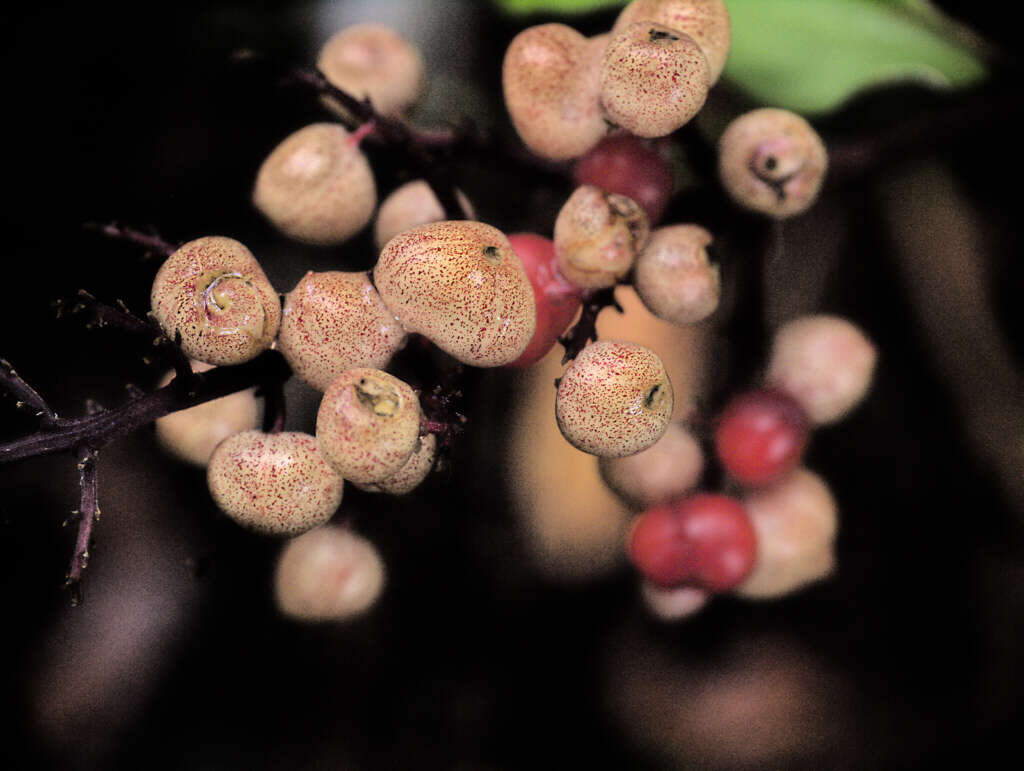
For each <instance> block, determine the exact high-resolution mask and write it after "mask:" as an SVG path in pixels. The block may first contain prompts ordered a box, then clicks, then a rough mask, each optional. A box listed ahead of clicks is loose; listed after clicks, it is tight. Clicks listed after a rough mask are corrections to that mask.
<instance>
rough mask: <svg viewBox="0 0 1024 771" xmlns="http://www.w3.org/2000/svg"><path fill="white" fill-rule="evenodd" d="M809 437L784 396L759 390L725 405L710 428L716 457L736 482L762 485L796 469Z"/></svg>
mask: <svg viewBox="0 0 1024 771" xmlns="http://www.w3.org/2000/svg"><path fill="white" fill-rule="evenodd" d="M809 436H810V424H809V421H808V419H807V414H806V413H805V412H804V411H803V408H802V407H801V406H800V404H799V403H798V402H797V401H796V400H795V399H793V397H791V396H789V395H788V394H786V393H785V392H783V391H778V390H775V389H770V388H763V389H759V390H756V391H748V392H746V393H743V394H740V395H738V396H736V397H735V398H733V400H732V401H730V402H729V404H728V405H726V407H725V409H724V410H723V411H722V414H721V415H720V416H719V417H718V421H717V426H716V428H715V452H716V453H717V455H718V458H719V460H721V462H722V465H723V466H724V467H725V469H726V471H728V472H729V474H730V475H731V476H732V477H733V478H734V479H736V480H737V481H739V482H742V483H744V484H748V485H765V484H769V483H771V482H774V481H775V480H777V479H780V478H782V477H783V476H784V475H785V474H787V473H788V472H790V471H791V470H792V469H793V468H795V467H796V465H797V464H798V463H799V462H800V459H801V458H802V457H803V453H804V449H805V448H806V447H807V441H808V438H809Z"/></svg>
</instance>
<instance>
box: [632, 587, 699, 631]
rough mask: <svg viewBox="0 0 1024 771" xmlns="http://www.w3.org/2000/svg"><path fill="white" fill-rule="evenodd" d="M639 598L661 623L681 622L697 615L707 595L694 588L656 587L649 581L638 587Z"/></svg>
mask: <svg viewBox="0 0 1024 771" xmlns="http://www.w3.org/2000/svg"><path fill="white" fill-rule="evenodd" d="M640 596H641V597H643V601H644V605H646V606H647V609H648V610H649V611H650V612H651V614H652V615H653V616H654V617H655V618H658V619H660V620H662V621H681V620H682V619H684V618H688V617H689V616H693V615H695V614H697V613H699V612H700V611H701V610H702V609H703V608H704V606H705V605H706V604H707V602H708V593H707V592H706V591H704V590H703V589H698V588H697V587H695V586H669V587H666V586H658V585H657V584H652V583H651V582H650V581H644V582H642V583H641V585H640Z"/></svg>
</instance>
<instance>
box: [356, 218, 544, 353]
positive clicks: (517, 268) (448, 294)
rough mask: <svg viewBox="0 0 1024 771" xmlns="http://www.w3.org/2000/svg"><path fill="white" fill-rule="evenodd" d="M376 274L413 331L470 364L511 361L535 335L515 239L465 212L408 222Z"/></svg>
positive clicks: (530, 298)
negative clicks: (459, 217)
mask: <svg viewBox="0 0 1024 771" xmlns="http://www.w3.org/2000/svg"><path fill="white" fill-rule="evenodd" d="M373 278H374V283H375V284H376V286H377V291H378V292H380V296H381V297H382V298H383V299H384V302H385V303H386V304H387V306H388V307H389V308H391V310H393V311H394V312H395V315H396V316H398V318H399V319H401V321H402V324H403V325H404V326H405V328H406V329H407V330H408V331H410V332H418V333H420V334H422V335H424V336H426V337H428V338H429V339H430V340H431V341H432V342H433V343H434V344H435V345H437V346H438V347H439V348H441V349H443V350H444V351H446V352H448V353H449V354H451V355H452V356H454V357H455V358H456V359H458V360H459V361H461V362H462V363H464V364H469V365H471V366H474V367H500V366H502V365H504V364H508V363H509V362H512V361H514V360H515V359H516V358H517V357H518V356H519V355H520V354H521V353H522V352H523V351H524V350H525V349H526V346H527V345H528V344H529V342H530V340H531V339H532V338H533V332H534V329H535V327H536V321H537V309H536V306H535V304H534V297H533V289H532V288H531V286H530V279H529V278H528V277H527V275H526V271H525V270H524V268H523V264H522V262H521V261H520V260H519V257H518V256H516V253H515V251H514V250H513V249H512V246H511V245H510V244H509V242H508V239H507V238H506V237H505V235H504V234H503V233H502V232H501V231H500V230H498V229H497V228H493V227H491V226H490V225H485V224H483V223H482V222H472V221H468V220H465V221H455V222H434V223H431V224H428V225H420V226H419V227H415V228H412V229H411V230H407V231H405V232H404V233H401V234H399V235H397V236H395V237H394V238H392V239H391V240H390V241H389V242H388V243H387V245H386V246H385V247H384V249H383V250H382V251H381V254H380V259H379V260H378V261H377V266H376V267H375V268H374V269H373Z"/></svg>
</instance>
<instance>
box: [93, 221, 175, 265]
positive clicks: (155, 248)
mask: <svg viewBox="0 0 1024 771" xmlns="http://www.w3.org/2000/svg"><path fill="white" fill-rule="evenodd" d="M82 227H83V228H84V229H85V230H88V231H90V232H93V233H99V234H100V235H101V236H105V237H106V238H109V239H111V240H114V241H125V242H126V243H130V244H136V245H138V246H142V247H144V248H145V249H146V251H147V252H148V253H150V254H156V255H159V256H161V257H170V256H171V254H173V253H174V252H175V251H176V250H177V248H178V247H177V246H175V245H174V244H172V243H170V242H168V241H165V240H164V239H163V238H161V237H160V236H159V235H157V234H156V233H144V232H143V231H141V230H138V229H136V228H132V227H127V226H122V225H118V224H117V223H115V222H109V223H102V224H101V223H99V222H86V223H85V224H84V225H83V226H82Z"/></svg>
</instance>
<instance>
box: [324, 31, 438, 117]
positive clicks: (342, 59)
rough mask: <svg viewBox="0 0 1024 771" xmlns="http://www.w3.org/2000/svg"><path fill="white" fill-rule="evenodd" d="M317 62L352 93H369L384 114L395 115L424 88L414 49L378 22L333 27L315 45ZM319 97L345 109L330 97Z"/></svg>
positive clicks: (362, 95)
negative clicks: (320, 43)
mask: <svg viewBox="0 0 1024 771" xmlns="http://www.w3.org/2000/svg"><path fill="white" fill-rule="evenodd" d="M317 67H318V68H319V69H320V71H321V72H323V74H324V75H325V76H326V77H327V79H328V80H329V81H330V82H331V83H332V84H334V85H335V86H337V87H338V88H340V89H342V90H343V91H347V92H348V93H350V94H351V95H352V96H354V97H356V98H357V99H365V98H369V100H370V102H371V103H372V104H373V107H374V109H376V110H377V112H379V113H382V114H384V115H392V116H397V115H400V114H401V113H402V112H404V111H405V110H406V109H407V108H408V107H409V106H410V105H411V104H412V103H413V102H415V101H416V100H417V99H418V98H419V95H420V93H421V92H422V90H423V57H422V56H420V52H419V49H417V48H416V46H414V45H413V44H412V43H410V42H409V41H408V40H406V39H405V38H403V37H402V36H401V35H399V34H398V33H397V32H395V31H394V30H393V29H391V28H390V27H387V26H384V25H382V24H355V25H353V26H351V27H346V28H345V29H343V30H341V31H340V32H337V33H336V34H335V35H334V36H333V37H331V38H330V40H328V41H327V42H326V43H324V46H323V48H321V49H320V56H319V58H318V60H317ZM324 102H325V103H326V104H327V105H328V106H329V107H330V108H331V109H333V110H335V111H336V112H338V113H339V114H341V115H343V116H344V115H345V111H344V109H343V108H342V107H341V106H340V105H339V104H338V103H337V102H335V101H334V100H332V99H330V98H329V97H328V98H325V100H324Z"/></svg>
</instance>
